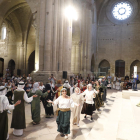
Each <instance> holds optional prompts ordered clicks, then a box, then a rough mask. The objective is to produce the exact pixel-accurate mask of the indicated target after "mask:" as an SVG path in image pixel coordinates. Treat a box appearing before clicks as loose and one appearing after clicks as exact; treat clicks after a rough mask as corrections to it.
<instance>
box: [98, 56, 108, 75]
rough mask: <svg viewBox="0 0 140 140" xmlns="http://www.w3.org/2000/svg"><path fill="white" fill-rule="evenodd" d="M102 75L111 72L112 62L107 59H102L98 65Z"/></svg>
mask: <svg viewBox="0 0 140 140" xmlns="http://www.w3.org/2000/svg"><path fill="white" fill-rule="evenodd" d="M98 68H99V73H100V76H106V75H108V74H109V70H110V63H109V62H108V61H107V60H105V59H104V60H102V61H101V62H100V64H99V66H98Z"/></svg>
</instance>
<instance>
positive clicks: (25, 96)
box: [12, 89, 33, 136]
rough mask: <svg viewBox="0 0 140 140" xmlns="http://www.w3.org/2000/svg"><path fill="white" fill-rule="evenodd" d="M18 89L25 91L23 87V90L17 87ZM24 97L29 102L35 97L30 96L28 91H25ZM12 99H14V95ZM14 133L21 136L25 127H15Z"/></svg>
mask: <svg viewBox="0 0 140 140" xmlns="http://www.w3.org/2000/svg"><path fill="white" fill-rule="evenodd" d="M17 90H18V91H23V89H21V90H20V89H17ZM23 98H24V100H25V101H26V102H27V103H30V102H31V101H32V100H33V97H30V98H28V96H27V93H26V92H24V97H23ZM12 99H13V100H14V95H13V97H12ZM13 134H14V135H16V136H21V135H23V129H14V131H13Z"/></svg>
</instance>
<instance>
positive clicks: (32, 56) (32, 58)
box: [28, 51, 35, 74]
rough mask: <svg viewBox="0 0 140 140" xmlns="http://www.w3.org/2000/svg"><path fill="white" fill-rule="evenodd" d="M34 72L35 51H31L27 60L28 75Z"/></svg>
mask: <svg viewBox="0 0 140 140" xmlns="http://www.w3.org/2000/svg"><path fill="white" fill-rule="evenodd" d="M34 70H35V51H33V52H32V53H31V54H30V56H29V59H28V74H30V73H31V72H32V71H34Z"/></svg>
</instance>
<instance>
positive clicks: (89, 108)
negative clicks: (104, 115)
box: [81, 103, 95, 115]
mask: <svg viewBox="0 0 140 140" xmlns="http://www.w3.org/2000/svg"><path fill="white" fill-rule="evenodd" d="M93 111H95V104H87V103H84V104H83V108H82V111H81V114H87V115H92V112H93Z"/></svg>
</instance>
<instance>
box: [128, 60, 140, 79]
mask: <svg viewBox="0 0 140 140" xmlns="http://www.w3.org/2000/svg"><path fill="white" fill-rule="evenodd" d="M134 66H137V74H138V75H139V76H140V61H139V60H134V61H133V62H132V63H131V65H130V77H131V75H132V74H133V70H134Z"/></svg>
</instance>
